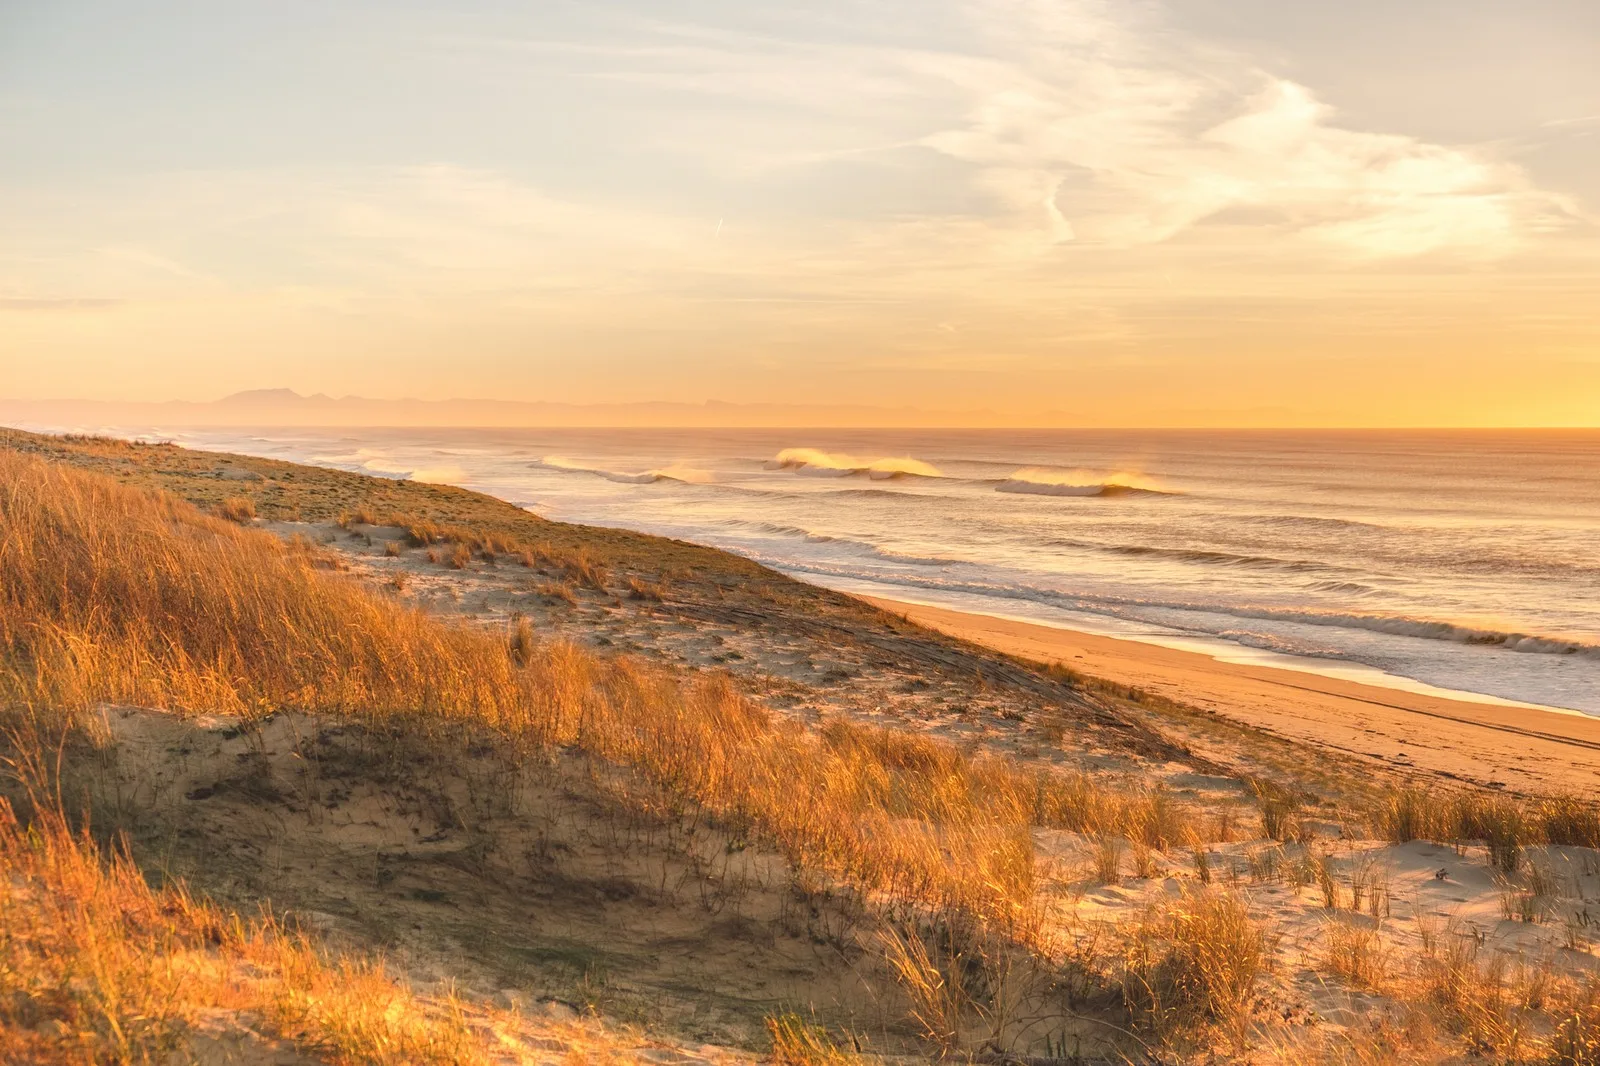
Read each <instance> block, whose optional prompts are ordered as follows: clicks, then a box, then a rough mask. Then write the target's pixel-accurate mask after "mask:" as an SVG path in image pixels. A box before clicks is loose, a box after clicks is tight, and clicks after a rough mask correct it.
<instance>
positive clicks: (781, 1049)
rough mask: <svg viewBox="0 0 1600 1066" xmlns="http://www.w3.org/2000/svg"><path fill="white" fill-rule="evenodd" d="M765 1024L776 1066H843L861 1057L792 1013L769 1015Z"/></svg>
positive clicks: (823, 1030)
mask: <svg viewBox="0 0 1600 1066" xmlns="http://www.w3.org/2000/svg"><path fill="white" fill-rule="evenodd" d="M765 1021H766V1027H767V1036H768V1038H769V1039H770V1040H771V1041H772V1063H773V1066H842V1064H845V1063H850V1062H855V1061H858V1060H859V1059H860V1058H861V1056H860V1055H859V1054H858V1053H856V1052H855V1051H854V1050H853V1049H852V1050H846V1049H844V1048H841V1047H840V1046H839V1044H838V1043H837V1042H836V1041H835V1040H834V1039H833V1037H832V1036H830V1035H829V1034H828V1031H827V1030H826V1029H823V1028H822V1027H821V1026H819V1025H814V1024H812V1023H810V1022H807V1021H806V1020H805V1019H804V1018H802V1017H801V1016H800V1015H798V1014H796V1013H795V1012H793V1011H788V1012H786V1013H783V1014H773V1015H768V1016H767V1018H766V1020H765Z"/></svg>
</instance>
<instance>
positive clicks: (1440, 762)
mask: <svg viewBox="0 0 1600 1066" xmlns="http://www.w3.org/2000/svg"><path fill="white" fill-rule="evenodd" d="M859 598H861V599H863V600H865V601H866V602H867V603H870V604H872V605H873V606H875V607H879V608H881V609H883V610H885V611H888V612H890V613H891V614H895V615H900V616H902V617H905V618H907V619H909V620H910V621H912V622H916V623H918V624H920V625H924V626H927V627H928V628H930V629H935V630H938V631H939V632H942V633H945V634H948V635H949V636H952V637H956V638H958V639H961V640H966V641H970V642H972V643H976V644H981V645H983V646H985V647H988V648H991V649H993V650H995V651H1000V652H1004V653H1006V654H1009V655H1014V656H1016V657H1018V658H1021V659H1027V660H1031V661H1034V662H1041V663H1047V664H1048V663H1060V664H1061V665H1063V666H1066V667H1069V668H1071V669H1073V670H1076V671H1078V672H1079V673H1082V674H1086V675H1088V676H1090V677H1094V678H1097V679H1100V680H1103V681H1109V682H1113V683H1116V684H1123V685H1130V686H1134V687H1137V688H1140V689H1142V690H1144V691H1146V692H1149V693H1152V694H1154V695H1158V696H1162V697H1164V698H1167V699H1170V700H1173V701H1174V702H1177V703H1182V704H1187V705H1189V706H1193V707H1197V708H1200V709H1202V710H1205V711H1209V712H1212V713H1214V714H1217V715H1220V716H1222V717H1224V718H1228V719H1230V720H1233V721H1235V722H1238V723H1240V724H1243V725H1247V726H1250V727H1253V728H1257V729H1263V730H1266V731H1268V732H1271V733H1275V734H1277V735H1279V736H1283V737H1285V738H1287V739H1290V740H1296V741H1301V742H1304V743H1309V744H1313V745H1316V746H1319V747H1324V748H1328V749H1331V750H1335V751H1340V752H1343V753H1345V754H1348V755H1354V756H1356V757H1358V758H1364V759H1373V760H1377V761H1379V762H1382V763H1384V764H1385V765H1386V766H1388V767H1390V768H1393V769H1401V770H1410V771H1413V772H1416V773H1420V774H1423V775H1428V776H1436V777H1441V778H1445V779H1448V780H1456V781H1462V782H1469V783H1475V784H1480V785H1484V786H1486V787H1489V788H1506V789H1510V790H1513V791H1518V792H1572V791H1582V792H1591V791H1593V790H1594V789H1595V788H1597V787H1600V718H1595V717H1591V716H1588V715H1583V714H1574V713H1569V712H1563V711H1558V710H1546V709H1543V708H1534V707H1517V706H1505V705H1500V704H1493V703H1477V702H1470V701H1467V700H1459V699H1450V698H1446V697H1443V696H1435V695H1430V694H1425V693H1418V692H1410V691H1407V690H1405V689H1398V688H1386V687H1379V686H1376V685H1367V684H1362V683H1360V682H1355V681H1347V680H1344V679H1341V678H1336V677H1329V676H1326V675H1323V674H1315V673H1309V672H1303V671H1298V670H1289V669H1283V668H1280V667H1273V666H1257V665H1247V664H1241V663H1229V662H1223V661H1221V660H1218V659H1214V658H1212V657H1210V656H1208V655H1204V654H1202V653H1199V652H1193V651H1184V650H1180V649H1176V648H1168V647H1164V646H1162V645H1158V644H1150V643H1145V642H1143V641H1137V640H1129V639H1124V638H1118V637H1106V636H1099V635H1096V634H1091V633H1085V632H1081V631H1079V630H1073V629H1062V628H1057V627H1055V626H1049V625H1044V624H1041V623H1037V622H1024V621H1016V620H1012V619H1006V618H997V617H993V616H990V615H982V614H973V613H969V612H965V611H958V610H954V609H951V608H947V607H930V606H925V605H922V604H915V603H908V602H905V601H902V600H894V599H887V598H884V597H878V596H861V597H859Z"/></svg>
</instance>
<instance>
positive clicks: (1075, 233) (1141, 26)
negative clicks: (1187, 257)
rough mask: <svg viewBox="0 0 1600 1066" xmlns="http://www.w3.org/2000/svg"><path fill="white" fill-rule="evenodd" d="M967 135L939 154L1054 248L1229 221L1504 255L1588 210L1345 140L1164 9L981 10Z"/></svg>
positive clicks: (1049, 4) (1447, 165) (1290, 87)
mask: <svg viewBox="0 0 1600 1066" xmlns="http://www.w3.org/2000/svg"><path fill="white" fill-rule="evenodd" d="M970 11H971V14H972V18H973V20H974V23H975V24H976V25H977V27H978V28H979V29H980V31H981V32H982V34H983V35H984V38H985V40H986V41H987V42H988V43H989V45H990V48H991V49H992V52H993V56H992V57H991V58H984V59H971V60H962V61H960V62H955V63H952V64H951V65H950V67H949V68H948V71H947V73H948V76H949V77H951V78H952V79H953V80H955V81H957V82H958V83H959V84H961V85H963V86H964V87H965V88H966V89H967V90H969V91H970V93H971V94H972V97H973V101H974V102H973V104H972V106H971V107H970V109H969V110H968V112H967V114H966V115H965V116H964V119H963V121H962V122H961V123H959V124H957V125H954V126H952V127H951V128H949V129H946V130H944V131H941V132H939V133H936V134H934V135H932V136H930V137H928V138H926V139H925V142H924V143H926V144H927V145H929V146H930V147H932V148H934V149H936V150H938V151H940V152H943V153H946V154H948V155H950V156H953V157H955V158H958V159H961V160H964V161H967V162H969V163H972V164H974V165H976V166H978V167H980V168H981V170H982V173H983V180H984V181H986V182H987V184H988V185H989V187H990V188H992V189H993V190H995V191H996V193H997V194H999V195H1000V196H1001V197H1002V198H1004V199H1005V201H1006V202H1008V203H1009V204H1010V205H1011V206H1012V207H1013V209H1014V210H1015V211H1017V212H1018V213H1019V214H1020V216H1021V217H1023V218H1026V219H1031V220H1032V222H1033V224H1034V225H1035V227H1036V228H1037V229H1038V230H1039V231H1040V232H1042V233H1045V234H1048V235H1050V236H1051V237H1053V238H1055V239H1076V240H1080V241H1084V242H1090V243H1097V244H1105V245H1110V246H1129V245H1137V244H1145V243H1153V242H1160V241H1166V240H1170V239H1173V238H1175V237H1177V236H1179V235H1181V234H1184V233H1185V232H1187V231H1189V230H1192V229H1194V228H1195V227H1197V226H1199V225H1201V224H1202V223H1204V222H1206V221H1207V220H1208V219H1213V218H1216V217H1217V216H1219V215H1221V214H1223V213H1224V212H1227V211H1229V210H1231V209H1241V208H1245V209H1253V210H1254V211H1256V212H1257V214H1256V216H1255V217H1256V221H1257V223H1258V224H1257V226H1256V232H1257V234H1258V235H1259V234H1262V233H1270V234H1272V236H1273V239H1281V238H1282V237H1283V236H1284V235H1289V236H1292V237H1298V238H1304V239H1305V240H1307V241H1310V242H1314V243H1318V244H1323V245H1329V246H1334V247H1338V248H1341V249H1345V250H1348V251H1351V252H1354V253H1357V254H1360V255H1364V256H1373V257H1388V256H1410V255H1418V254H1421V253H1427V252H1436V251H1455V252H1466V253H1470V254H1473V255H1491V256H1492V255H1497V254H1502V253H1505V252H1509V251H1511V250H1513V249H1515V248H1517V247H1519V246H1521V245H1523V244H1524V243H1525V242H1527V241H1529V240H1530V239H1532V238H1534V237H1535V236H1537V235H1538V234H1540V233H1542V232H1545V231H1548V230H1550V229H1552V228H1558V227H1560V226H1562V225H1565V224H1566V223H1568V222H1569V221H1570V220H1571V219H1572V218H1573V217H1574V216H1575V215H1576V208H1575V207H1574V206H1573V205H1572V204H1570V203H1568V202H1566V201H1564V200H1563V199H1562V198H1560V197H1558V196H1556V195H1553V194H1551V193H1548V192H1545V191H1543V190H1541V189H1539V188H1538V187H1536V186H1535V185H1534V184H1533V182H1532V181H1531V180H1530V179H1529V178H1528V176H1527V175H1526V174H1525V173H1523V172H1522V171H1521V170H1520V169H1518V168H1517V167H1515V166H1513V165H1511V164H1509V163H1506V162H1502V161H1498V160H1496V159H1493V158H1491V157H1490V156H1488V155H1487V154H1486V153H1485V152H1483V151H1481V150H1478V149H1475V148H1473V147H1470V146H1469V147H1456V146H1447V145H1440V144H1430V143H1427V142H1426V141H1422V140H1419V139H1417V138H1413V137H1408V136H1402V135H1398V134H1394V133H1388V132H1382V131H1368V130H1358V129H1351V128H1347V127H1345V126H1342V125H1340V123H1339V120H1338V116H1337V115H1336V114H1335V113H1334V111H1333V109H1332V108H1330V107H1328V106H1327V105H1326V104H1324V103H1322V102H1320V101H1319V100H1318V99H1317V97H1316V95H1315V93H1314V92H1313V91H1312V90H1311V89H1309V88H1307V87H1306V86H1303V85H1299V84H1296V83H1294V82H1292V81H1288V80H1285V79H1283V78H1279V77H1276V76H1273V75H1271V74H1269V73H1266V72H1265V71H1263V70H1261V69H1259V68H1256V67H1255V66H1253V65H1252V64H1251V63H1250V62H1249V60H1248V59H1247V57H1244V56H1240V55H1236V54H1231V53H1228V52H1226V51H1221V50H1218V49H1215V48H1210V47H1208V46H1206V45H1205V44H1204V42H1199V41H1194V40H1189V39H1186V38H1184V37H1183V36H1181V35H1179V34H1178V33H1176V32H1175V31H1174V30H1173V29H1172V28H1171V26H1169V25H1168V24H1167V22H1166V20H1165V19H1164V17H1163V12H1162V10H1161V9H1160V8H1159V7H1158V6H1155V5H1152V4H1147V3H1139V2H1130V3H1108V2H1102V0H973V2H972V3H971V4H970Z"/></svg>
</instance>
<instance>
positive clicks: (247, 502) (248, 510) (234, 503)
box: [217, 496, 256, 526]
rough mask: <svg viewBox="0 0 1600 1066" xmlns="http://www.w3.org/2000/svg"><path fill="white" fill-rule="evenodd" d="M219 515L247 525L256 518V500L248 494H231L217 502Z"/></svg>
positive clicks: (230, 520)
mask: <svg viewBox="0 0 1600 1066" xmlns="http://www.w3.org/2000/svg"><path fill="white" fill-rule="evenodd" d="M217 517H218V518H223V519H226V520H227V521H229V522H237V523H238V524H239V525H241V526H247V525H249V524H250V523H251V522H254V521H255V520H256V505H255V501H254V500H252V499H250V497H248V496H229V497H228V498H227V499H225V500H223V501H222V502H221V503H219V504H217Z"/></svg>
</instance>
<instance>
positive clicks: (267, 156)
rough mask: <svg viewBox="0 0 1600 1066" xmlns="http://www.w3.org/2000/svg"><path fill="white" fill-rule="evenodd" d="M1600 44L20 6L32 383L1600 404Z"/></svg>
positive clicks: (1167, 12)
mask: <svg viewBox="0 0 1600 1066" xmlns="http://www.w3.org/2000/svg"><path fill="white" fill-rule="evenodd" d="M1396 9H1403V10H1396ZM1597 54H1600V5H1596V4H1594V3H1593V2H1592V0H1525V2H1516V3H1513V2H1511V0H1481V2H1477V3H1473V4H1466V5H1463V4H1459V3H1446V2H1443V0H1416V2H1414V3H1408V4H1405V5H1397V4H1393V3H1392V2H1388V0H1383V2H1380V0H1351V2H1349V3H1344V4H1339V5H1333V4H1315V5H1313V4H1290V5H1286V4H1282V3H1268V2H1266V0H1226V2H1225V0H1170V2H1168V3H1147V2H1142V0H1126V2H1110V0H1099V2H1097V0H879V2H874V3H871V4H868V3H864V2H862V0H820V2H814V3H808V4H805V5H777V4H768V3H760V2H755V0H741V2H734V0H681V2H677V3H673V4H670V5H663V4H660V3H657V2H646V0H593V2H588V3H584V4H516V5H513V4H505V3H502V2H496V0H470V2H459V3H448V4H446V3H443V2H436V3H426V2H420V0H409V2H378V0H368V2H354V0H351V2H341V3H335V4H330V3H325V2H310V0H283V2H278V3H271V4H267V3H260V4H253V3H240V4H220V5H201V6H199V7H198V8H197V7H195V6H194V5H180V4H176V3H163V2H159V0H158V2H156V3H149V4H139V5H133V4H125V3H120V2H111V0H59V2H56V3H52V4H48V5H43V4H41V5H26V6H24V5H7V6H4V7H0V145H3V146H4V150H3V151H0V399H27V398H46V397H81V398H93V399H126V400H165V399H193V400H201V399H210V398H214V397H217V396H220V395H223V394H226V393H229V392H232V391H235V390H239V389H249V388H265V387H279V386H284V387H291V388H295V389H297V390H299V391H301V392H325V393H329V394H333V395H343V394H359V395H365V396H376V397H401V396H420V397H487V398H497V399H527V400H553V401H563V402H577V403H598V402H616V401H620V402H639V401H653V400H668V401H675V402H700V401H704V400H707V399H715V400H727V401H734V402H743V403H801V404H832V403H839V404H865V405H875V406H886V407H903V406H913V407H921V408H925V409H929V410H942V411H950V410H970V409H976V408H983V409H987V410H990V411H993V412H995V413H996V417H997V418H998V420H1000V421H1006V420H1015V421H1019V422H1029V421H1037V420H1038V419H1039V418H1040V417H1041V412H1054V413H1055V414H1056V416H1059V418H1060V419H1061V420H1062V421H1065V422H1067V423H1073V424H1090V425H1597V424H1600V310H1597V309H1600V63H1596V62H1594V57H1595V55H1597Z"/></svg>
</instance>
